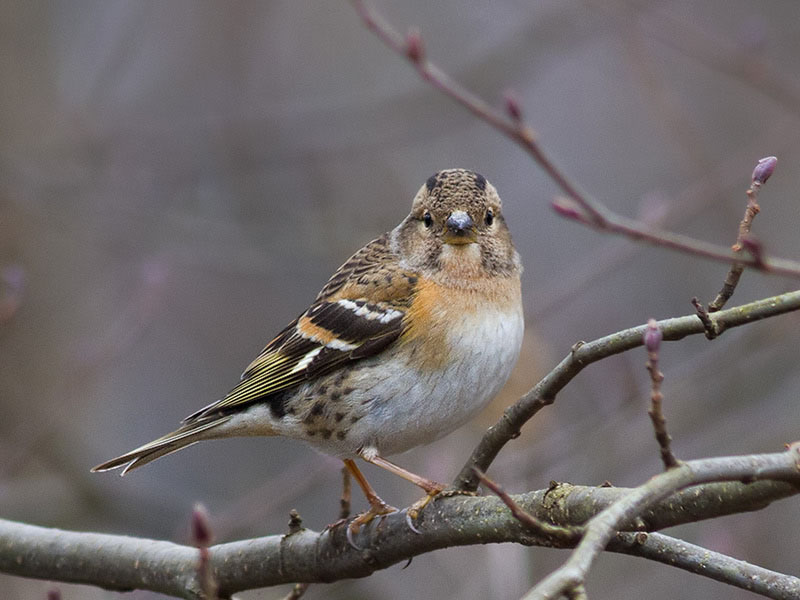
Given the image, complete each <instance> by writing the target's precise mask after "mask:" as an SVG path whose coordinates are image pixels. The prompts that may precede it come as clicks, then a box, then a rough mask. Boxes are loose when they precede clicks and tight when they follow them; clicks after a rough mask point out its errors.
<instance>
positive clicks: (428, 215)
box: [422, 210, 433, 228]
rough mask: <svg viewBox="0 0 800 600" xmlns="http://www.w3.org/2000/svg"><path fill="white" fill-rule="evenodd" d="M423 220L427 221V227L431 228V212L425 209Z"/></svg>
mask: <svg viewBox="0 0 800 600" xmlns="http://www.w3.org/2000/svg"><path fill="white" fill-rule="evenodd" d="M422 222H423V223H425V227H428V228H430V227H432V226H433V217H432V216H431V213H429V212H428V211H427V210H426V211H425V214H424V215H423V217H422Z"/></svg>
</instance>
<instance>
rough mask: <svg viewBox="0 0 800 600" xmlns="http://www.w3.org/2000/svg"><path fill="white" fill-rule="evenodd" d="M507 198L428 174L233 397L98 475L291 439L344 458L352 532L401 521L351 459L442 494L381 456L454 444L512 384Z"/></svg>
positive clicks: (453, 174) (464, 174) (477, 180)
mask: <svg viewBox="0 0 800 600" xmlns="http://www.w3.org/2000/svg"><path fill="white" fill-rule="evenodd" d="M501 208H502V207H501V202H500V198H499V196H498V195H497V191H496V190H495V188H494V187H493V186H492V185H491V184H490V183H489V182H487V181H486V179H485V178H484V177H483V176H481V175H479V174H477V173H474V172H472V171H468V170H464V169H449V170H445V171H440V172H439V173H436V174H435V175H433V176H431V177H430V178H429V179H428V180H427V181H426V182H425V184H424V185H423V186H422V187H421V188H420V190H419V192H418V193H417V195H416V196H415V197H414V200H413V204H412V206H411V213H410V214H409V215H408V216H407V217H406V218H405V219H404V220H403V221H402V222H401V223H400V224H399V225H398V226H397V227H395V228H394V229H393V230H392V231H390V232H388V233H385V234H384V235H382V236H380V237H379V238H377V239H375V240H373V241H371V242H370V243H368V244H367V245H366V246H364V247H363V248H361V250H359V251H358V252H356V253H355V254H354V255H353V256H352V257H350V259H348V260H347V262H345V263H344V264H343V265H342V266H341V267H340V268H339V270H338V271H336V273H334V274H333V276H332V277H331V278H330V280H329V281H328V283H327V284H325V286H324V287H323V288H322V291H321V292H320V293H319V295H318V296H317V298H316V300H314V302H313V303H312V304H311V306H310V307H309V308H308V309H307V310H306V311H305V312H303V313H302V314H301V315H300V316H299V317H297V319H295V320H294V321H293V322H292V323H290V324H289V325H288V326H287V327H286V328H285V329H284V330H283V331H281V332H280V333H279V334H278V335H277V336H276V337H275V338H274V339H273V340H272V341H271V342H270V343H269V344H267V346H266V348H264V350H263V351H262V352H261V354H259V355H258V357H257V358H256V359H255V360H254V361H253V362H252V363H250V365H249V366H248V367H247V369H246V370H245V371H244V373H243V375H242V377H241V381H240V382H239V383H238V385H236V387H234V388H233V389H232V390H231V391H230V392H229V393H228V395H227V396H225V397H224V398H223V399H221V400H218V401H216V402H214V403H212V404H209V405H208V406H206V407H205V408H202V409H200V410H199V411H197V412H196V413H194V414H192V415H189V416H188V417H186V419H184V420H183V422H182V424H181V426H180V427H179V428H178V429H176V430H175V431H173V432H172V433H168V434H167V435H165V436H163V437H160V438H158V439H157V440H154V441H152V442H150V443H148V444H145V445H144V446H141V447H139V448H136V449H135V450H132V451H130V452H128V453H126V454H123V455H122V456H120V457H118V458H115V459H113V460H110V461H108V462H105V463H103V464H101V465H98V466H96V467H95V468H94V469H93V471H107V470H110V469H116V468H118V467H124V469H123V471H122V474H123V475H124V474H125V473H127V472H128V471H130V470H132V469H135V468H138V467H140V466H142V465H145V464H147V463H149V462H151V461H153V460H155V459H157V458H160V457H162V456H165V455H167V454H170V453H172V452H175V451H177V450H180V449H181V448H184V447H186V446H189V445H191V444H193V443H195V442H198V441H201V440H207V439H215V438H225V437H233V436H251V435H263V436H284V437H289V438H295V439H300V440H304V441H306V442H308V443H309V444H311V445H312V446H314V447H316V448H317V449H319V450H321V451H323V452H325V453H327V454H330V455H333V456H336V457H339V458H341V459H342V460H343V461H344V464H345V465H346V467H347V469H348V471H349V472H350V473H351V474H352V475H353V477H354V478H355V479H356V481H357V482H358V484H359V485H360V487H361V489H362V490H363V492H364V495H365V496H366V498H367V500H368V501H369V505H370V508H369V510H368V511H367V512H365V513H363V514H361V515H359V516H358V517H356V518H355V519H354V521H353V522H352V523H351V525H350V529H349V530H348V535H349V534H350V532H351V531H357V530H358V528H359V526H360V525H362V524H364V523H367V522H368V521H370V520H371V519H372V518H373V517H374V516H376V515H383V514H387V513H389V512H393V511H394V510H396V509H394V508H392V507H391V506H389V505H388V504H386V503H385V502H384V501H383V500H381V498H380V497H379V496H378V495H377V494H376V493H375V491H374V490H373V489H372V487H371V486H370V485H369V483H368V482H367V480H366V479H365V478H364V476H363V475H362V473H361V471H360V470H359V469H358V467H357V466H356V463H355V462H354V460H355V459H356V458H361V459H363V460H365V461H367V462H370V463H372V464H374V465H377V466H379V467H383V468H384V469H386V470H388V471H390V472H392V473H394V474H396V475H399V476H400V477H403V478H405V479H407V480H408V481H411V482H412V483H414V484H416V485H418V486H419V487H421V488H422V489H423V490H425V492H426V496H425V497H424V498H423V499H421V500H420V501H419V502H417V503H415V504H414V505H412V507H411V509H410V510H409V514H412V515H415V514H416V512H417V511H418V510H420V509H421V508H422V507H424V506H425V504H426V503H427V502H428V501H429V500H430V499H431V498H432V497H433V496H435V495H436V494H438V493H439V492H441V491H442V489H444V486H443V485H442V484H440V483H437V482H435V481H431V480H429V479H426V478H424V477H420V476H419V475H415V474H414V473H411V472H409V471H407V470H405V469H403V468H402V467H400V466H398V465H395V464H394V463H392V462H389V461H388V460H387V459H386V458H385V457H386V456H390V455H392V454H397V453H400V452H404V451H406V450H408V449H410V448H413V447H415V446H419V445H421V444H426V443H429V442H432V441H433V440H436V439H438V438H440V437H442V436H444V435H446V434H447V433H450V432H451V431H453V430H454V429H456V428H457V427H459V426H460V425H462V424H463V423H464V422H465V421H467V420H468V419H469V418H470V417H472V416H473V415H475V413H476V412H478V411H479V410H480V409H481V408H482V407H483V406H484V405H485V404H486V403H488V402H489V400H491V399H492V398H493V397H494V396H495V394H497V392H498V391H499V390H500V388H501V387H502V386H503V384H504V383H505V381H506V379H507V378H508V376H509V374H510V373H511V369H512V367H513V366H514V363H515V362H516V360H517V356H518V354H519V349H520V344H521V342H522V334H523V317H522V302H521V295H520V273H521V271H522V267H521V265H520V259H519V255H518V254H517V252H516V250H515V249H514V246H513V244H512V242H511V235H510V233H509V230H508V227H507V226H506V222H505V220H504V218H503V213H502V210H501Z"/></svg>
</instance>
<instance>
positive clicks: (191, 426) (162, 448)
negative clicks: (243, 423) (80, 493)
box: [92, 415, 231, 475]
mask: <svg viewBox="0 0 800 600" xmlns="http://www.w3.org/2000/svg"><path fill="white" fill-rule="evenodd" d="M230 418H231V415H218V416H215V417H210V418H205V419H198V420H196V421H191V422H188V423H184V424H183V425H181V426H180V427H179V428H178V429H176V430H175V431H173V432H171V433H168V434H167V435H165V436H162V437H160V438H158V439H157V440H153V441H152V442H149V443H147V444H145V445H144V446H139V447H138V448H136V449H135V450H131V451H130V452H127V453H125V454H123V455H122V456H118V457H117V458H112V459H111V460H109V461H106V462H104V463H102V464H100V465H97V466H96V467H94V468H92V472H93V473H96V472H99V471H110V470H112V469H118V468H120V467H123V466H124V467H125V468H124V469H122V472H121V473H120V475H125V473H127V472H128V471H131V470H133V469H138V468H139V467H141V466H144V465H146V464H147V463H149V462H153V461H154V460H156V459H157V458H161V457H162V456H166V455H167V454H172V453H173V452H177V451H178V450H181V449H182V448H186V447H187V446H191V445H192V444H195V443H197V442H199V441H201V440H206V439H210V438H214V437H217V435H216V433H217V432H215V431H213V430H214V429H215V428H217V427H219V426H220V425H222V424H223V423H226V422H227V421H228V420H230Z"/></svg>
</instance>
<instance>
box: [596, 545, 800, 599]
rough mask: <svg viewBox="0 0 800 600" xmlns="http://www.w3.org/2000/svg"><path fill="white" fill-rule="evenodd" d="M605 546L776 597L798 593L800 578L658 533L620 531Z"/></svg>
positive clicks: (788, 596)
mask: <svg viewBox="0 0 800 600" xmlns="http://www.w3.org/2000/svg"><path fill="white" fill-rule="evenodd" d="M608 550H611V551H612V552H619V553H622V554H630V555H631V556H640V557H642V558H647V559H649V560H654V561H656V562H660V563H664V564H666V565H671V566H673V567H678V568H679V569H683V570H684V571H689V572H690V573H695V574H697V575H702V576H703V577H709V578H711V579H714V580H716V581H720V582H722V583H726V584H728V585H732V586H735V587H738V588H741V589H743V590H748V591H750V592H754V593H756V594H760V595H762V596H766V597H767V598H775V599H776V600H796V598H798V597H800V580H798V579H797V577H792V576H791V575H784V574H783V573H777V572H776V571H770V570H769V569H765V568H763V567H759V566H756V565H752V564H750V563H747V562H745V561H743V560H737V559H735V558H731V557H730V556H727V555H725V554H721V553H719V552H714V551H713V550H708V549H707V548H703V547H701V546H696V545H694V544H690V543H688V542H684V541H683V540H677V539H675V538H672V537H669V536H667V535H663V534H660V533H620V534H617V537H616V538H615V539H614V540H611V543H610V544H609V545H608Z"/></svg>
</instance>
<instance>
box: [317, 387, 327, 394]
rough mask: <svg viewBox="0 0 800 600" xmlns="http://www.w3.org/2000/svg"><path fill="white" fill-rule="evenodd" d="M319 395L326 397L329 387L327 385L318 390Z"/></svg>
mask: <svg viewBox="0 0 800 600" xmlns="http://www.w3.org/2000/svg"><path fill="white" fill-rule="evenodd" d="M317 393H319V395H320V396H324V395H325V394H327V393H328V386H327V385H321V386H319V388H317Z"/></svg>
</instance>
